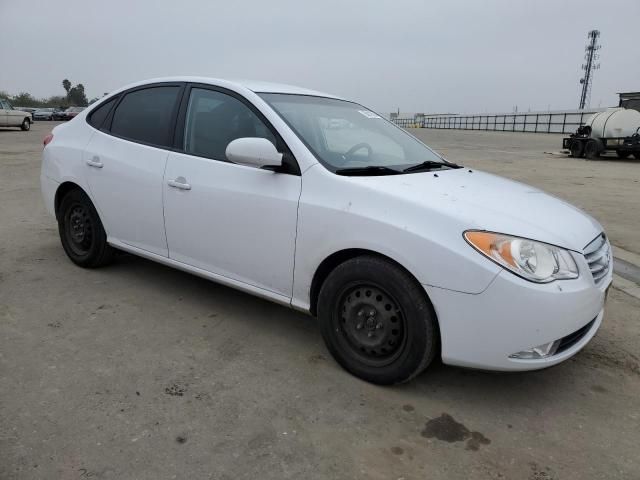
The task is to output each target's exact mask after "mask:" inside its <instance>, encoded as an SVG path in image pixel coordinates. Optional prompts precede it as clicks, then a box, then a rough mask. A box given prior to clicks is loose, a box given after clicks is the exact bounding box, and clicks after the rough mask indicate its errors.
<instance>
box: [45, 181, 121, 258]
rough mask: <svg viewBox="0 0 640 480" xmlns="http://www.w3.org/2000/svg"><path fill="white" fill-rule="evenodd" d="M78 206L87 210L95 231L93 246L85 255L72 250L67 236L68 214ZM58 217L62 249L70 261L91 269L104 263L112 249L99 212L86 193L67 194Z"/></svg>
mask: <svg viewBox="0 0 640 480" xmlns="http://www.w3.org/2000/svg"><path fill="white" fill-rule="evenodd" d="M76 204H81V205H83V206H85V207H86V208H87V210H88V212H89V218H90V220H91V227H92V229H93V238H92V242H91V246H90V247H89V250H88V251H87V253H86V254H84V255H79V254H78V253H76V252H75V251H74V250H73V248H71V246H70V245H69V240H68V238H67V234H66V229H67V225H66V217H67V212H68V210H69V209H70V208H71V207H72V206H74V205H76ZM57 215H58V233H59V234H60V241H61V242H62V247H63V248H64V251H65V253H66V254H67V256H68V257H69V259H70V260H71V261H72V262H73V263H75V264H76V265H79V266H81V267H89V268H92V267H96V266H99V265H101V264H102V263H104V257H105V250H107V249H109V248H110V247H109V245H108V244H107V235H106V233H105V231H104V228H103V227H102V222H101V221H100V217H99V215H98V212H97V211H96V209H95V207H94V206H93V203H92V202H91V200H90V199H89V197H88V196H87V195H86V193H84V192H83V191H81V190H72V191H70V192H69V193H67V194H66V195H65V196H64V198H63V199H62V201H61V202H60V207H59V208H58V213H57Z"/></svg>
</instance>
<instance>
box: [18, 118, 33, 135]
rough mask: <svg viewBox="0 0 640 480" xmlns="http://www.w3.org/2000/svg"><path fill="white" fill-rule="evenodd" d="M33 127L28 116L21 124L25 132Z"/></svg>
mask: <svg viewBox="0 0 640 480" xmlns="http://www.w3.org/2000/svg"><path fill="white" fill-rule="evenodd" d="M30 128H31V122H30V121H29V119H28V118H25V119H24V120H23V121H22V125H20V129H22V130H24V131H25V132H26V131H28V130H29V129H30Z"/></svg>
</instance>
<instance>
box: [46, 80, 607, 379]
mask: <svg viewBox="0 0 640 480" xmlns="http://www.w3.org/2000/svg"><path fill="white" fill-rule="evenodd" d="M41 184H42V192H43V195H44V200H45V203H46V205H47V207H48V209H49V211H50V212H51V213H52V214H53V215H55V217H56V219H57V221H58V225H59V232H60V239H61V241H62V246H63V248H64V250H65V252H66V253H67V255H68V256H69V258H70V259H71V261H73V262H74V263H75V264H77V265H79V266H81V267H89V268H92V267H99V266H102V265H105V264H106V263H108V262H109V261H111V260H112V259H113V256H114V252H115V251H116V250H124V251H127V252H130V253H133V254H136V255H140V256H142V257H145V258H149V259H151V260H155V261H157V262H160V263H163V264H165V265H169V266H172V267H176V268H179V269H182V270H185V271H188V272H192V273H194V274H196V275H200V276H202V277H205V278H208V279H211V280H214V281H216V282H220V283H223V284H225V285H229V286H231V287H234V288H238V289H240V290H243V291H245V292H248V293H251V294H254V295H257V296H260V297H263V298H267V299H269V300H273V301H275V302H278V303H281V304H283V305H287V306H291V307H293V308H295V309H297V310H300V311H303V312H307V313H310V314H312V315H316V316H317V317H318V319H319V322H320V325H321V330H322V334H323V336H324V339H325V341H326V344H327V347H328V349H329V350H330V351H331V353H332V354H333V356H334V357H335V359H336V360H337V361H338V362H339V363H340V364H341V365H342V366H343V367H344V368H345V369H347V370H348V371H350V372H352V373H353V374H355V375H357V376H359V377H361V378H363V379H366V380H368V381H371V382H375V383H379V384H390V383H397V382H403V381H407V380H409V379H411V378H412V377H414V376H415V375H417V374H419V373H420V372H421V371H422V370H424V369H425V368H426V367H427V366H428V365H429V363H430V362H431V361H432V359H433V358H434V357H435V356H436V355H438V356H441V358H442V361H443V362H444V363H446V364H450V365H460V366H466V367H474V368H483V369H493V370H532V369H539V368H544V367H548V366H551V365H554V364H557V363H559V362H561V361H563V360H566V359H567V358H569V357H571V356H572V355H574V354H575V353H576V352H578V351H579V350H580V349H581V348H582V347H584V346H585V344H587V342H589V340H590V339H591V338H592V337H593V335H594V334H595V333H596V331H597V330H598V327H599V326H600V324H601V322H602V318H603V307H604V301H605V296H606V295H605V294H606V290H607V287H608V286H609V284H610V283H611V278H612V267H611V263H612V262H611V261H610V247H609V242H608V240H607V237H606V236H605V234H604V232H603V230H602V227H601V226H600V225H599V224H598V223H597V222H596V221H595V220H594V219H593V218H591V217H590V216H588V215H586V214H585V213H583V212H581V211H580V210H578V209H577V208H575V207H573V206H571V205H569V204H567V203H565V202H563V201H562V200H560V199H558V198H555V197H552V196H550V195H547V194H545V193H543V192H541V191H540V190H537V189H535V188H532V187H529V186H526V185H523V184H520V183H516V182H513V181H509V180H506V179H503V178H500V177H497V176H494V175H490V174H487V173H483V172H480V171H478V170H474V169H469V168H465V167H462V166H460V165H456V164H454V163H451V162H448V161H447V160H445V159H444V158H442V157H441V156H440V155H438V154H437V153H435V152H434V151H433V150H431V149H430V148H429V147H427V146H426V145H424V144H423V143H421V142H420V141H418V140H417V139H416V138H414V137H413V136H411V135H410V134H409V133H407V132H405V131H404V130H402V129H400V128H398V127H396V126H395V125H393V124H392V123H389V122H388V121H386V120H385V119H383V118H381V117H380V116H379V115H377V114H376V113H374V112H372V111H371V110H369V109H367V108H366V107H363V106H362V105H359V104H357V103H354V102H351V101H347V100H343V99H340V98H338V97H336V96H333V95H327V94H324V93H319V92H315V91H310V90H306V89H302V88H297V87H291V86H285V85H273V84H266V83H234V82H229V81H223V80H215V79H211V78H194V77H173V78H163V79H155V80H149V81H145V82H140V83H137V84H134V85H129V86H127V87H125V88H122V89H121V90H119V91H117V92H115V93H113V94H111V95H110V96H108V97H105V98H103V99H102V100H100V101H99V102H97V103H96V104H94V105H92V106H91V107H90V108H89V109H87V110H85V111H83V112H81V113H80V114H78V116H77V117H76V118H75V119H74V120H72V121H71V122H69V123H67V124H63V125H59V126H57V127H56V128H55V129H54V130H53V132H52V134H51V135H49V136H47V138H46V139H45V148H44V153H43V162H42V175H41Z"/></svg>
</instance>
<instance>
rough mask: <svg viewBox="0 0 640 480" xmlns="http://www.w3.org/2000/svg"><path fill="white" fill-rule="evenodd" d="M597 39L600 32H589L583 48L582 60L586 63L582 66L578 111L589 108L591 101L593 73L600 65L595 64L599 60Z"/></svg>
mask: <svg viewBox="0 0 640 480" xmlns="http://www.w3.org/2000/svg"><path fill="white" fill-rule="evenodd" d="M598 37H600V31H599V30H591V31H590V32H589V34H588V35H587V38H588V39H589V43H588V44H587V46H586V47H584V50H585V54H584V59H585V60H586V62H587V63H583V64H582V70H584V77H582V78H581V79H580V83H581V84H582V93H581V94H580V105H579V106H578V108H579V109H580V110H582V109H584V107H585V106H587V107H588V106H589V102H590V100H591V84H592V82H593V71H594V70H598V69H599V68H600V64H599V63H597V61H598V58H600V55H599V54H598V50H600V45H598Z"/></svg>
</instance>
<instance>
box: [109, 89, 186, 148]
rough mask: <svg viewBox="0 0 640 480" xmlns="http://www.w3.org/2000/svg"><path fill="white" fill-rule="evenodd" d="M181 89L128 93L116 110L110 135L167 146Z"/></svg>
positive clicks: (170, 138) (145, 90)
mask: <svg viewBox="0 0 640 480" xmlns="http://www.w3.org/2000/svg"><path fill="white" fill-rule="evenodd" d="M179 91H180V87H178V86H175V87H151V88H145V89H143V90H136V91H134V92H131V93H127V94H126V95H125V97H124V98H123V99H122V101H121V102H120V104H119V105H118V106H117V107H116V110H115V112H114V114H113V121H112V123H111V133H113V134H114V135H118V136H120V137H124V138H127V139H129V140H134V141H136V142H142V143H149V144H151V145H159V146H163V147H166V146H169V145H170V144H171V143H172V135H171V133H172V132H170V128H171V120H172V115H173V111H174V108H175V105H176V101H177V99H178V92H179Z"/></svg>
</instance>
